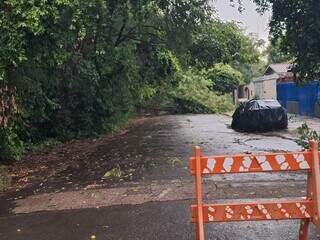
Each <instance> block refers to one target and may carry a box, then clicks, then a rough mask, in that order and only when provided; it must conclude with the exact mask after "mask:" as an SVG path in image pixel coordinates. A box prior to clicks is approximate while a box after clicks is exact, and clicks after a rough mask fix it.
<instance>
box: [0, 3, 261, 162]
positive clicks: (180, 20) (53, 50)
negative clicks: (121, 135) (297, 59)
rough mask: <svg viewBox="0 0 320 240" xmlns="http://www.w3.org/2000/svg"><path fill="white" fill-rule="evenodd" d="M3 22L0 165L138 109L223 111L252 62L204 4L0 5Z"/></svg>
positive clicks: (239, 33)
mask: <svg viewBox="0 0 320 240" xmlns="http://www.w3.org/2000/svg"><path fill="white" fill-rule="evenodd" d="M0 23H1V24H0V26H1V27H0V31H1V34H0V46H1V48H0V91H1V104H0V160H12V159H15V160H19V159H21V157H22V155H23V153H24V152H25V151H27V150H34V149H41V148H42V147H43V146H46V145H48V144H50V143H56V142H58V141H65V140H68V139H72V138H82V137H90V136H97V135H99V134H102V133H106V132H110V131H116V130H117V129H119V128H121V126H124V125H125V124H126V122H127V120H128V118H129V117H130V116H132V115H134V114H135V113H136V112H138V111H148V110H150V109H158V108H160V110H161V109H169V110H170V111H172V112H179V113H187V112H192V113H202V112H205V113H209V112H210V113H215V112H223V111H228V110H230V109H231V108H232V103H231V92H232V90H233V89H234V88H235V87H237V86H238V85H239V84H242V83H245V82H248V81H250V79H251V77H252V75H254V70H253V67H252V66H253V64H257V63H258V61H259V52H258V51H257V50H256V49H257V48H256V45H257V40H256V39H253V38H250V37H248V36H245V35H244V33H243V30H242V29H241V28H240V27H239V26H237V25H236V24H234V23H223V22H221V21H220V20H219V19H217V18H216V17H215V13H214V9H212V7H211V6H210V5H209V3H208V1H205V0H197V1H194V0H187V1H186V0H178V1H154V0H139V1H122V0H120V1H119V0H116V1H115V0H111V1H105V0H86V1H84V0H76V1H74V0H72V1H71V0H63V1H61V0H53V1H50V2H48V1H45V0H39V1H33V0H27V1H19V0H15V1H11V0H10V1H9V0H4V1H1V3H0ZM35 146H36V147H35Z"/></svg>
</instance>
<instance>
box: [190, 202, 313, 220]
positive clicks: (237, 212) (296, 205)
mask: <svg viewBox="0 0 320 240" xmlns="http://www.w3.org/2000/svg"><path fill="white" fill-rule="evenodd" d="M191 208H192V222H194V223H195V222H197V218H198V214H197V205H192V206H191ZM311 213H312V201H310V200H300V201H286V202H284V201H282V202H281V201H278V202H261V203H230V204H205V205H203V216H204V217H203V221H204V222H205V223H209V222H230V221H258V220H281V219H283V220H288V219H305V218H311Z"/></svg>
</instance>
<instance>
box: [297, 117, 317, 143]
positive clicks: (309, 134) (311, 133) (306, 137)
mask: <svg viewBox="0 0 320 240" xmlns="http://www.w3.org/2000/svg"><path fill="white" fill-rule="evenodd" d="M298 134H299V139H298V140H297V143H298V145H300V146H302V147H303V148H304V149H308V148H309V141H310V140H317V141H320V134H319V133H317V131H315V130H314V129H312V128H310V127H309V126H308V124H307V123H303V124H302V125H301V126H300V127H299V128H298Z"/></svg>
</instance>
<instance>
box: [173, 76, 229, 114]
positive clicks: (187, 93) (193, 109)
mask: <svg viewBox="0 0 320 240" xmlns="http://www.w3.org/2000/svg"><path fill="white" fill-rule="evenodd" d="M178 78H179V85H178V87H177V89H176V90H174V91H173V94H172V96H173V99H174V103H175V105H176V106H175V107H176V112H177V113H221V112H227V111H230V110H232V109H233V104H232V101H231V96H229V95H221V96H219V95H217V94H216V93H215V92H213V91H211V90H210V89H209V88H210V86H212V82H211V81H210V80H209V79H207V78H205V74H204V73H203V72H199V71H195V70H189V71H187V72H186V73H180V74H179V76H178Z"/></svg>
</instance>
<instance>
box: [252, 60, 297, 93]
mask: <svg viewBox="0 0 320 240" xmlns="http://www.w3.org/2000/svg"><path fill="white" fill-rule="evenodd" d="M290 69H291V64H288V63H277V64H270V65H269V66H268V67H267V69H266V71H265V72H264V74H263V76H261V77H258V78H256V79H255V80H254V81H253V84H254V94H255V97H257V98H259V99H277V82H278V81H279V80H280V79H284V78H288V77H292V75H293V74H292V73H291V72H290Z"/></svg>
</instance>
